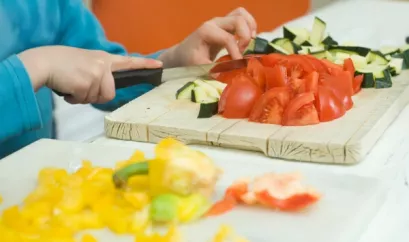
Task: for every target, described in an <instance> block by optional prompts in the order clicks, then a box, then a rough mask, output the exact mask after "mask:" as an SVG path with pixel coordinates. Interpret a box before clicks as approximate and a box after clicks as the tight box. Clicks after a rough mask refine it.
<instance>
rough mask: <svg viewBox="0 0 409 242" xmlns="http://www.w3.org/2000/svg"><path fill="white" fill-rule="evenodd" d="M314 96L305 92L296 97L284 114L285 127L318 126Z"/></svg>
mask: <svg viewBox="0 0 409 242" xmlns="http://www.w3.org/2000/svg"><path fill="white" fill-rule="evenodd" d="M314 100H315V98H314V94H313V93H312V92H305V93H301V94H299V95H297V96H296V97H294V98H293V99H292V100H291V101H290V103H289V104H288V106H287V108H286V109H285V111H284V114H283V125H289V126H304V125H311V124H318V123H319V122H320V120H319V118H318V112H317V110H316V109H315V106H314Z"/></svg>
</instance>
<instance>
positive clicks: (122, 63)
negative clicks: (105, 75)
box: [110, 55, 162, 71]
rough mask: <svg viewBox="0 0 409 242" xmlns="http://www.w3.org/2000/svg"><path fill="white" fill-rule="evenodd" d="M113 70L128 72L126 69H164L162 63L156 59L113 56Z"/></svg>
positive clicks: (111, 58)
mask: <svg viewBox="0 0 409 242" xmlns="http://www.w3.org/2000/svg"><path fill="white" fill-rule="evenodd" d="M110 60H111V63H112V65H111V70H112V71H118V70H126V69H145V68H147V69H152V68H159V67H162V62H160V61H158V60H155V59H148V58H140V57H131V56H121V55H111V57H110Z"/></svg>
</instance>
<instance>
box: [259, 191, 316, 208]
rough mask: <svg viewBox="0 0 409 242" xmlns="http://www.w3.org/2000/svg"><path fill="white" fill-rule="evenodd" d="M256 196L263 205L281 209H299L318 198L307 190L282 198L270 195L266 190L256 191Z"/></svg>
mask: <svg viewBox="0 0 409 242" xmlns="http://www.w3.org/2000/svg"><path fill="white" fill-rule="evenodd" d="M256 197H257V200H258V201H259V202H260V203H261V204H263V205H264V206H267V207H271V208H274V209H278V210H282V211H299V210H301V209H304V208H306V207H308V206H309V205H311V204H313V203H315V202H317V201H318V200H319V196H318V195H316V194H314V193H308V192H305V193H300V194H294V195H292V196H290V197H287V198H284V199H282V198H277V197H274V196H272V195H271V194H270V193H269V192H268V191H267V190H264V191H262V192H259V193H256Z"/></svg>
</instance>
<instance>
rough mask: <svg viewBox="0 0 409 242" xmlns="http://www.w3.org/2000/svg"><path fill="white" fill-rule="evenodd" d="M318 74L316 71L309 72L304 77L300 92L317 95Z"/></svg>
mask: <svg viewBox="0 0 409 242" xmlns="http://www.w3.org/2000/svg"><path fill="white" fill-rule="evenodd" d="M318 79H319V74H318V72H316V71H313V72H311V73H310V74H308V75H307V76H306V77H305V82H304V85H303V86H302V88H303V89H302V92H312V93H314V94H316V93H317V88H318Z"/></svg>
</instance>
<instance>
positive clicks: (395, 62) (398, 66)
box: [389, 58, 403, 76]
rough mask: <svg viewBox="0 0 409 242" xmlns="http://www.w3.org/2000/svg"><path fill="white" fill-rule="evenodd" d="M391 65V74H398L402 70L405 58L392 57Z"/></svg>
mask: <svg viewBox="0 0 409 242" xmlns="http://www.w3.org/2000/svg"><path fill="white" fill-rule="evenodd" d="M389 66H390V67H391V75H392V76H397V75H399V74H400V73H401V72H402V66H403V59H402V58H391V60H390V61H389Z"/></svg>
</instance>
